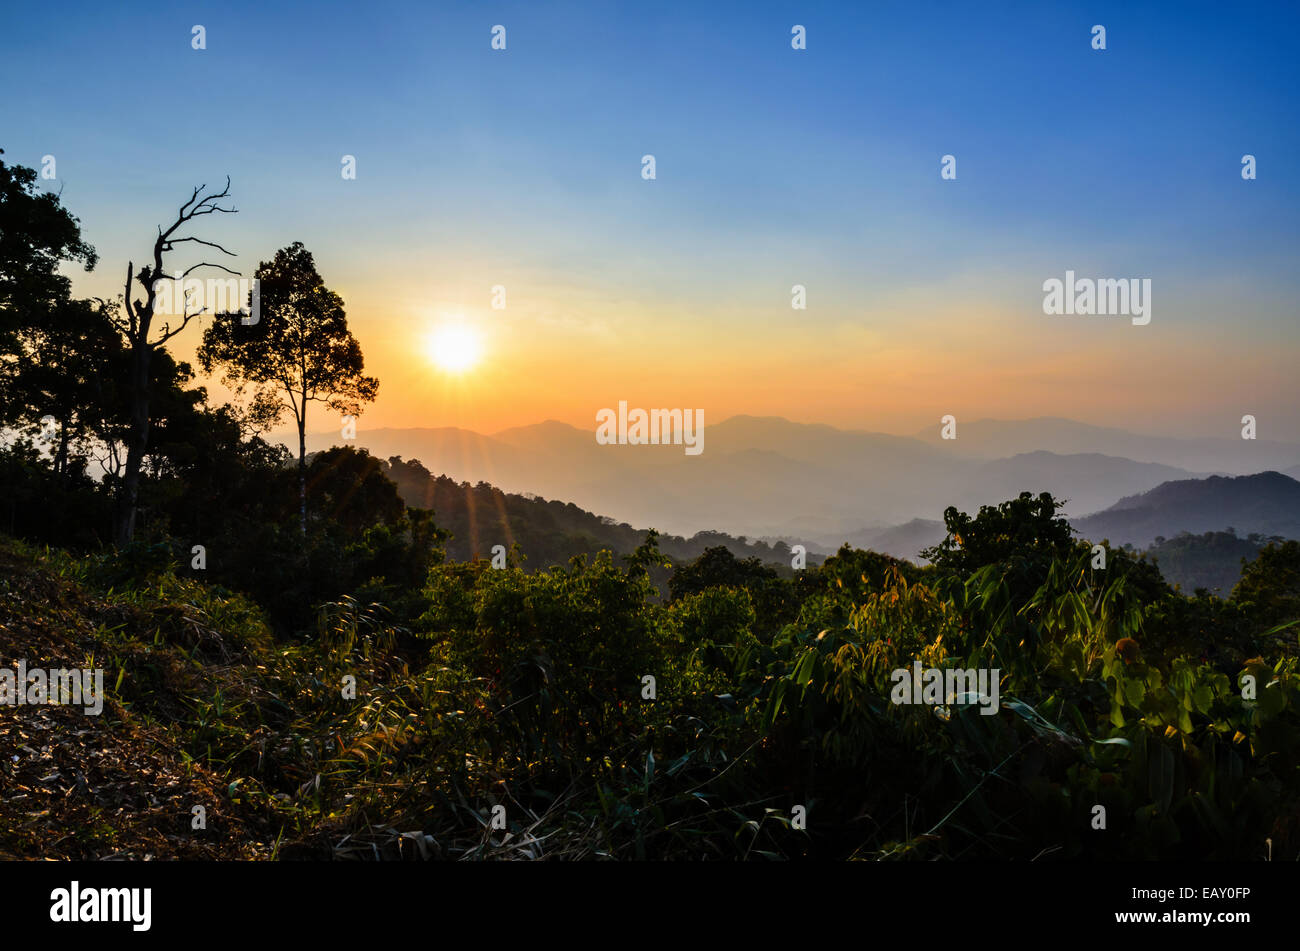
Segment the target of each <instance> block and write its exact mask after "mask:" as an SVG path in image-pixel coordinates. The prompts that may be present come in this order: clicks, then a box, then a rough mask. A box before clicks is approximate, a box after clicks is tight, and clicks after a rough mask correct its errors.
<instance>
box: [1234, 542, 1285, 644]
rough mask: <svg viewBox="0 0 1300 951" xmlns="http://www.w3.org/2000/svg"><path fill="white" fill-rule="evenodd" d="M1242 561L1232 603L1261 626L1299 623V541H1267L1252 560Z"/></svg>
mask: <svg viewBox="0 0 1300 951" xmlns="http://www.w3.org/2000/svg"><path fill="white" fill-rule="evenodd" d="M1241 561H1242V568H1241V580H1240V581H1239V582H1237V586H1236V587H1235V588H1233V589H1232V600H1233V601H1236V602H1237V603H1239V604H1242V605H1246V606H1247V607H1248V608H1249V610H1250V611H1251V612H1252V616H1253V618H1254V619H1255V620H1256V621H1257V623H1259V624H1260V625H1262V626H1263V627H1273V626H1275V625H1278V624H1283V623H1286V622H1288V621H1296V620H1300V541H1294V540H1292V541H1285V542H1270V543H1269V544H1268V545H1267V546H1265V547H1264V548H1263V549H1261V550H1260V552H1259V555H1258V556H1257V557H1256V558H1255V560H1254V561H1252V562H1247V561H1246V559H1244V558H1243V559H1242V560H1241Z"/></svg>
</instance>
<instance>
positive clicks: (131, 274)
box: [114, 177, 239, 547]
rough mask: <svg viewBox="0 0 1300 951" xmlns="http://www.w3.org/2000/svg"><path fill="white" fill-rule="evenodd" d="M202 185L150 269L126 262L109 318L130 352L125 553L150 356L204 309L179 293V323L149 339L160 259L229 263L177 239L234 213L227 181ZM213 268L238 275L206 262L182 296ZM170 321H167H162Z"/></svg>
mask: <svg viewBox="0 0 1300 951" xmlns="http://www.w3.org/2000/svg"><path fill="white" fill-rule="evenodd" d="M206 190H207V186H206V185H200V186H198V187H197V188H195V189H194V192H193V193H192V194H191V195H190V197H189V200H187V201H186V202H185V203H184V204H183V205H181V207H180V210H179V211H178V212H177V213H176V220H175V221H173V222H172V224H171V226H170V227H168V228H167V230H166V231H164V230H163V229H162V227H161V226H160V227H159V228H158V237H157V238H156V239H155V240H154V243H153V264H152V265H148V264H146V265H145V266H144V267H142V268H140V272H139V273H138V274H137V273H135V263H134V262H127V266H126V294H125V297H124V301H123V311H124V313H123V314H121V315H118V316H116V317H115V318H114V322H115V323H116V324H117V328H118V330H119V331H120V332H121V334H122V336H123V337H124V338H125V339H126V342H127V347H128V349H129V350H130V363H129V365H130V374H131V379H130V389H129V393H130V407H131V412H130V427H129V429H128V432H127V439H126V464H125V466H124V467H123V472H122V481H121V485H120V487H119V494H118V499H117V512H116V516H115V526H114V535H115V537H116V541H117V544H118V545H119V546H122V547H125V546H126V545H129V544H130V543H131V539H132V538H134V537H135V521H136V513H137V511H138V509H139V494H140V471H141V469H142V467H143V464H144V458H145V451H146V450H147V448H148V445H149V422H150V416H149V403H150V397H151V396H152V393H151V392H150V375H149V370H150V365H151V363H152V360H153V354H154V351H155V350H157V349H158V348H159V347H161V346H163V345H164V344H165V343H167V341H168V340H170V339H171V338H172V337H175V336H176V335H177V334H179V333H180V332H181V331H183V330H184V329H185V328H186V327H188V326H189V324H190V321H192V320H193V319H194V318H196V317H198V316H199V315H200V314H202V313H203V312H204V311H205V310H207V308H206V307H203V308H200V309H198V310H196V311H194V312H191V311H190V309H189V301H188V299H187V298H185V295H184V294H183V293H182V294H181V298H182V300H184V303H183V304H182V305H181V314H180V322H179V324H177V325H176V326H172V323H171V321H170V320H168V321H167V322H164V323H163V324H162V325H161V328H160V330H159V332H158V333H157V334H155V335H154V339H150V335H151V334H153V332H154V328H153V324H154V317H155V313H154V308H155V306H156V305H157V294H158V288H157V282H158V281H160V280H163V279H164V278H165V277H166V273H167V272H166V271H165V269H164V268H163V255H164V254H167V253H168V252H170V251H173V250H175V248H176V245H178V244H185V243H190V242H192V243H194V244H199V245H203V246H205V247H209V248H215V249H216V250H217V251H220V252H221V253H222V254H226V255H229V256H230V257H234V256H235V253H234V252H233V251H227V250H226V249H225V248H223V247H222V246H221V245H220V244H217V243H216V242H215V241H205V240H203V239H202V238H196V237H193V236H189V235H178V232H180V231H181V229H183V228H185V227H186V226H187V225H189V224H190V223H191V222H192V221H193V220H194V219H195V218H199V217H202V216H203V215H210V214H213V213H215V212H220V213H222V214H234V213H235V212H236V209H234V208H226V207H222V206H221V204H220V202H221V200H222V199H224V198H229V197H230V178H229V177H227V178H226V187H225V188H224V189H222V190H221V191H220V192H214V193H213V194H211V195H205V194H204V192H205V191H206ZM203 267H212V268H217V269H218V270H222V271H225V272H226V273H227V274H235V275H238V274H239V272H238V271H232V270H231V269H230V268H228V267H225V266H223V265H220V264H212V263H210V262H208V261H202V262H200V263H198V264H196V265H194V266H193V267H191V268H188V269H187V270H185V271H184V272H183V273H181V274H180V276H179V282H180V285H181V289H182V291H183V288H184V281H185V278H187V277H189V275H190V274H192V273H193V272H194V271H197V270H198V269H199V268H203ZM132 280H135V281H137V282H138V283H139V284H140V286H141V287H143V288H144V292H145V297H144V299H143V300H141V299H139V298H137V299H136V300H135V301H132V300H131V282H132ZM166 316H169V317H170V316H171V315H166Z"/></svg>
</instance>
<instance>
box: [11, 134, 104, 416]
mask: <svg viewBox="0 0 1300 951" xmlns="http://www.w3.org/2000/svg"><path fill="white" fill-rule="evenodd" d="M3 154H4V149H0V155H3ZM36 181H37V176H36V172H35V170H34V169H30V168H26V167H24V166H22V165H6V164H5V163H4V161H2V160H0V423H16V424H19V425H24V424H25V425H26V426H28V427H30V426H32V425H35V420H34V419H33V416H32V414H33V412H37V418H39V416H40V415H45V413H46V411H47V408H46V407H45V406H44V405H41V404H40V403H39V400H38V399H37V400H35V403H36V405H33V402H34V400H33V394H32V392H31V389H30V388H26V389H25V391H24V392H20V391H19V390H18V389H16V388H17V387H18V386H19V380H20V379H22V378H23V376H24V374H30V371H31V370H32V366H33V364H32V361H31V359H30V357H31V353H32V345H33V339H32V338H33V335H34V336H35V337H37V338H38V339H39V341H40V342H42V343H46V342H49V340H48V338H50V337H54V336H58V335H59V334H60V331H61V329H62V328H61V324H62V322H63V321H64V320H65V318H66V319H70V320H72V321H73V322H74V323H80V321H79V320H78V318H80V317H82V316H85V314H86V308H87V307H88V306H89V305H88V304H87V305H79V306H77V307H75V308H74V307H71V306H69V305H70V304H71V302H70V299H69V290H70V286H71V285H70V283H69V281H68V279H67V278H66V277H64V276H63V275H61V274H59V273H58V268H59V265H60V264H62V263H63V262H65V261H67V262H77V261H80V262H81V263H82V264H83V265H84V266H85V268H86V270H88V271H90V270H93V269H94V267H95V263H96V257H95V249H94V248H92V247H91V246H90V245H88V244H86V242H84V241H83V240H82V238H81V228H80V225H79V223H78V221H77V219H76V218H74V217H73V216H72V215H71V214H70V213H69V212H68V210H67V209H66V208H64V207H63V205H62V204H61V203H60V200H59V196H58V195H56V194H54V193H52V192H41V191H39V190H38V189H37V187H36ZM66 342H67V341H66V339H64V340H63V341H62V343H66ZM26 382H28V383H30V382H32V378H31V376H30V375H28V376H27V377H26ZM42 382H43V383H44V382H45V381H42ZM59 418H60V419H62V417H59Z"/></svg>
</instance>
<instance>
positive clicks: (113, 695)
mask: <svg viewBox="0 0 1300 951" xmlns="http://www.w3.org/2000/svg"><path fill="white" fill-rule="evenodd" d="M947 526H948V528H949V531H950V535H949V538H948V539H947V540H946V541H945V543H944V544H943V545H941V546H940V547H939V548H938V549H936V550H935V551H934V552H932V553H931V554H932V557H933V560H934V562H935V565H934V566H933V567H931V568H927V569H924V570H922V569H918V568H916V567H914V566H912V565H910V564H907V563H905V562H898V561H895V560H894V559H891V558H889V557H887V556H883V555H877V554H873V553H870V552H862V551H855V550H852V549H847V548H846V549H843V550H841V552H840V553H838V554H837V555H836V556H834V557H832V558H829V559H827V561H826V562H825V563H824V564H823V565H821V566H819V567H817V568H814V569H808V570H806V571H804V572H800V573H799V574H798V575H797V576H796V577H795V578H793V579H781V578H777V577H774V575H773V573H771V572H770V569H764V568H763V566H761V565H760V564H758V563H757V562H746V561H737V560H736V559H735V558H734V557H732V556H731V555H730V553H729V552H726V550H725V549H716V550H712V551H710V552H708V553H706V554H705V556H702V557H701V558H700V559H698V560H697V561H696V562H695V563H692V564H690V565H685V566H681V567H679V568H678V569H677V570H676V571H675V572H674V573H673V577H672V584H671V587H672V590H671V596H670V598H669V599H667V600H666V601H664V600H662V599H660V598H659V597H658V595H657V594H656V592H655V589H654V587H653V585H652V584H651V583H650V581H649V578H648V575H647V568H648V567H650V566H652V565H654V564H657V563H661V562H662V555H661V554H659V553H658V552H657V550H656V546H655V538H654V536H653V535H652V536H650V537H649V538H648V539H647V540H646V543H645V544H643V545H642V546H641V548H640V549H639V550H638V551H637V553H636V554H635V555H633V556H632V557H630V558H628V559H627V560H626V562H625V563H624V564H622V565H618V564H615V563H614V561H613V560H612V559H611V558H610V557H609V556H608V555H601V556H598V557H596V558H594V559H583V558H579V559H575V560H574V562H573V563H571V564H569V565H567V566H563V567H555V568H552V569H550V570H547V571H536V572H531V573H530V572H527V571H525V570H524V569H523V568H522V567H521V566H520V565H518V564H517V563H512V564H510V565H508V566H507V567H505V568H501V569H494V568H492V567H490V565H489V562H487V561H485V560H478V561H473V562H446V561H443V560H441V559H440V558H437V557H435V558H433V559H432V562H431V564H430V565H429V568H428V571H427V574H426V576H425V577H424V579H423V581H422V582H421V590H420V599H421V603H422V604H423V610H422V611H421V612H420V614H419V615H418V616H416V617H414V618H413V619H412V620H411V621H410V622H409V623H405V624H398V623H395V621H394V614H393V611H392V609H391V607H389V606H386V605H385V604H384V603H383V602H382V601H380V600H372V601H362V600H359V599H357V598H355V597H353V596H351V595H345V596H342V597H340V598H338V599H336V600H334V601H331V602H327V603H322V604H319V605H318V606H317V610H316V613H315V617H314V620H313V622H312V625H311V628H310V630H304V631H302V632H300V633H299V634H298V635H297V636H293V637H289V638H285V637H283V636H280V637H277V635H276V632H275V631H274V629H273V626H272V625H271V624H270V623H269V620H268V618H267V616H266V614H265V612H264V611H263V610H262V608H261V607H259V606H258V605H257V604H255V603H254V602H252V601H250V600H249V599H248V598H246V597H245V596H241V595H236V594H233V593H231V592H230V591H227V590H225V589H223V588H220V587H218V586H214V585H211V584H207V583H203V582H201V581H198V580H196V578H195V575H197V574H198V572H194V571H191V570H189V569H186V568H183V567H180V566H179V565H178V564H177V562H176V561H175V560H174V559H171V558H170V557H169V556H168V555H167V554H166V553H165V552H157V551H155V552H153V553H152V555H151V554H150V553H149V552H137V553H136V557H134V560H131V559H123V558H119V557H117V556H111V555H93V554H91V555H86V556H73V555H69V554H66V553H63V552H61V551H56V550H44V549H37V548H33V547H30V546H28V545H24V544H22V543H18V542H14V541H8V542H4V543H3V546H2V547H0V558H2V559H3V565H4V581H3V589H2V592H0V593H2V595H3V596H2V597H0V650H2V653H3V657H2V658H0V660H3V661H4V662H5V663H13V662H14V661H15V660H16V659H17V658H19V657H23V658H26V659H27V660H28V662H29V664H31V665H33V666H35V665H38V664H39V665H42V666H59V665H63V664H66V665H69V666H102V667H104V668H105V669H106V676H105V683H106V685H109V686H110V690H109V693H110V697H109V700H108V702H107V703H106V705H105V709H104V712H103V714H102V716H100V717H98V718H96V717H89V716H85V715H83V714H82V713H81V712H80V711H79V710H73V709H70V708H60V707H50V708H39V709H38V708H33V707H23V708H18V709H17V710H14V709H6V710H5V711H4V712H3V715H2V716H3V718H2V719H0V731H2V732H3V733H4V736H5V750H6V752H7V755H6V756H5V757H4V761H3V763H0V776H3V782H0V789H3V792H0V850H3V851H4V852H5V853H6V854H9V855H14V856H30V857H35V856H66V857H74V856H75V857H106V856H110V855H112V856H118V857H122V856H132V857H144V856H145V855H153V856H155V857H167V856H180V857H199V856H211V857H247V858H269V857H273V856H274V857H280V858H286V857H320V858H325V857H347V858H361V859H374V858H397V857H406V858H459V857H467V856H469V857H484V858H487V857H501V858H548V857H549V858H599V857H615V858H704V857H712V858H746V857H748V858H759V857H764V858H796V857H818V858H837V859H844V858H864V859H900V858H951V859H966V858H980V857H1014V858H1022V859H1029V858H1035V857H1051V858H1078V857H1090V858H1110V859H1121V858H1152V857H1164V858H1180V859H1229V858H1231V859H1255V858H1262V857H1264V856H1265V855H1266V854H1268V853H1269V851H1270V850H1271V855H1272V857H1273V858H1274V859H1294V858H1296V857H1298V856H1300V781H1298V780H1300V730H1298V729H1297V727H1300V676H1298V675H1297V670H1296V665H1297V656H1300V651H1298V650H1297V636H1296V633H1297V627H1296V618H1297V617H1300V612H1298V611H1297V605H1298V604H1300V580H1298V579H1300V572H1297V570H1296V569H1297V565H1300V550H1298V549H1300V546H1297V545H1296V544H1295V543H1288V545H1285V546H1276V545H1275V546H1270V547H1269V548H1267V549H1265V551H1264V552H1263V553H1262V554H1261V556H1260V560H1259V562H1257V563H1256V564H1253V565H1252V566H1251V567H1250V568H1248V570H1247V575H1246V577H1245V578H1244V579H1243V582H1242V584H1241V585H1240V586H1239V588H1238V591H1237V592H1236V593H1235V594H1234V597H1233V598H1232V599H1229V600H1220V599H1217V598H1209V597H1201V598H1194V599H1188V598H1185V597H1183V596H1181V595H1179V594H1176V593H1174V592H1172V591H1171V590H1170V589H1169V588H1168V587H1167V586H1166V585H1165V583H1164V582H1163V580H1162V579H1161V578H1160V577H1159V574H1158V573H1157V572H1156V571H1155V570H1154V569H1153V568H1152V566H1151V565H1150V564H1149V563H1147V562H1145V561H1143V560H1140V559H1134V558H1133V557H1131V556H1130V555H1127V554H1126V553H1124V552H1122V551H1115V552H1112V553H1111V557H1110V559H1109V561H1108V564H1107V566H1106V568H1105V569H1101V570H1099V569H1096V568H1094V567H1092V561H1091V559H1092V555H1091V552H1090V550H1089V549H1088V547H1087V546H1084V545H1078V544H1076V543H1074V542H1072V541H1071V540H1070V537H1069V531H1068V526H1066V525H1065V523H1064V521H1063V520H1061V519H1059V518H1057V517H1056V516H1055V505H1054V503H1053V502H1052V500H1051V499H1050V497H1047V496H1043V497H1040V498H1038V499H1034V498H1033V497H1031V496H1029V495H1028V494H1026V495H1023V496H1021V497H1020V498H1019V499H1017V500H1013V501H1011V502H1008V503H1005V504H1003V505H1002V506H998V507H996V508H993V507H989V508H986V509H984V510H983V511H982V512H981V513H979V514H978V515H976V516H974V517H971V516H965V515H962V514H961V513H958V512H956V511H955V510H950V511H949V512H948V513H947ZM371 590H374V591H382V590H383V585H382V584H377V583H376V584H372V586H371ZM914 661H919V662H920V663H921V664H922V666H923V667H938V668H946V667H960V668H984V669H990V668H992V669H996V670H997V671H998V672H999V673H998V677H999V686H1000V706H999V709H997V711H996V712H995V713H993V714H992V715H989V714H986V713H983V712H981V707H980V706H979V705H977V704H967V703H962V702H956V701H958V700H959V699H960V698H944V700H945V702H944V703H943V704H941V705H938V706H936V705H929V706H926V705H900V704H896V703H892V702H891V686H890V674H891V672H892V671H893V670H895V669H897V668H910V667H911V665H912V664H913V662H914ZM1243 674H1249V675H1251V676H1252V677H1254V678H1255V683H1256V684H1257V692H1256V693H1255V694H1254V698H1253V699H1244V698H1243V695H1242V694H1243V691H1242V688H1241V687H1240V686H1238V682H1239V680H1240V678H1241V676H1242V675H1243ZM647 676H650V677H653V678H654V681H653V684H654V691H653V698H651V697H650V692H649V690H648V683H649V682H648V681H646V680H645V678H646V677H647ZM349 678H355V694H354V695H353V694H351V693H350V690H349V683H350V680H349ZM966 699H970V698H966ZM9 751H14V752H12V753H10V752H9ZM195 805H202V806H204V808H205V810H206V814H207V827H206V828H205V829H199V830H196V829H194V828H192V823H191V815H192V807H193V806H195ZM1098 806H1100V807H1104V809H1105V828H1104V829H1098V828H1094V826H1095V824H1096V821H1097V820H1096V816H1097V815H1098V814H1099V813H1098V812H1097V807H1098ZM495 807H503V811H501V810H497V809H496V808H495ZM797 807H801V808H797ZM494 820H495V821H494ZM494 825H495V826H497V827H494Z"/></svg>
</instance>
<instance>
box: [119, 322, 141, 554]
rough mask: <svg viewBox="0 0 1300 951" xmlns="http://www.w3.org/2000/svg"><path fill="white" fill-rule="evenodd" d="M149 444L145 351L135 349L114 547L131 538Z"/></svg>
mask: <svg viewBox="0 0 1300 951" xmlns="http://www.w3.org/2000/svg"><path fill="white" fill-rule="evenodd" d="M148 441H149V348H148V347H140V346H137V347H135V348H134V352H133V353H132V354H131V432H130V435H129V436H128V438H127V446H126V471H125V472H124V473H123V476H122V491H121V495H120V496H119V498H118V513H117V532H116V534H117V544H118V547H120V548H125V547H126V546H127V545H129V544H131V540H132V539H133V538H134V537H135V517H136V511H137V509H138V502H139V497H140V470H141V469H142V468H143V467H144V451H145V447H146V445H147V444H148Z"/></svg>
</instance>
